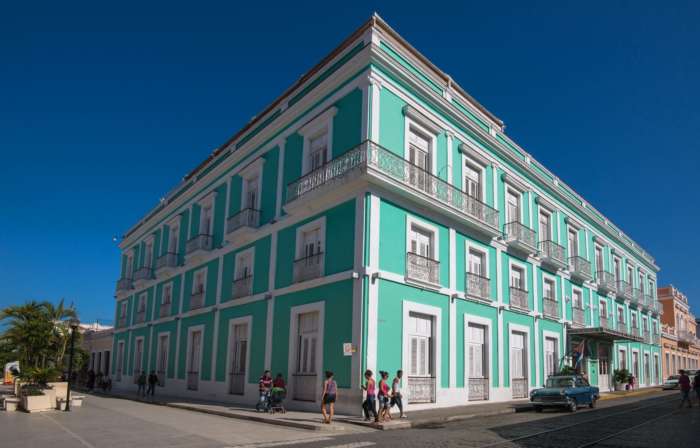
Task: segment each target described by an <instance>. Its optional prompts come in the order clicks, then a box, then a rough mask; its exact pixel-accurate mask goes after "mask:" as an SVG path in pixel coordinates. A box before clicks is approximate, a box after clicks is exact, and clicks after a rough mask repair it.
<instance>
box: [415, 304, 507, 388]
mask: <svg viewBox="0 0 700 448" xmlns="http://www.w3.org/2000/svg"><path fill="white" fill-rule="evenodd" d="M469 324H475V325H481V326H482V327H485V328H486V332H485V335H484V339H485V345H486V352H485V353H486V358H487V362H486V364H487V366H486V369H485V370H486V371H488V375H489V397H491V396H492V394H491V384H493V380H494V377H493V361H494V359H493V354H492V353H491V351H492V350H493V348H494V343H493V333H492V332H493V323H492V322H491V319H488V318H485V317H479V316H474V315H471V314H466V313H465V314H464V385H465V387H466V389H467V401H468V400H469V387H467V386H468V385H469V344H468V343H467V335H468V334H469V333H468V332H469ZM404 340H405V339H404ZM496 356H498V355H496ZM404 372H407V370H404Z"/></svg>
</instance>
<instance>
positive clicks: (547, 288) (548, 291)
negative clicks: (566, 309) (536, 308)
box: [542, 278, 557, 300]
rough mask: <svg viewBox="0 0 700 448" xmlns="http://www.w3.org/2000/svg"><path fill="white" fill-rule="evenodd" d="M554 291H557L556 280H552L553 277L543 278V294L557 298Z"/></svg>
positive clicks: (549, 297)
mask: <svg viewBox="0 0 700 448" xmlns="http://www.w3.org/2000/svg"><path fill="white" fill-rule="evenodd" d="M554 291H556V288H555V284H554V280H552V279H551V278H545V279H544V280H543V288H542V295H543V296H544V298H545V299H549V300H557V298H556V294H555V292H554Z"/></svg>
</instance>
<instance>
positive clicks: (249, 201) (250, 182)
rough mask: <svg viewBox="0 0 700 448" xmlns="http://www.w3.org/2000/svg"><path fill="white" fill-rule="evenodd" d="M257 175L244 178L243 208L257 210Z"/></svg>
mask: <svg viewBox="0 0 700 448" xmlns="http://www.w3.org/2000/svg"><path fill="white" fill-rule="evenodd" d="M259 183H260V182H259V177H258V176H257V175H256V176H253V177H250V178H248V179H246V180H245V197H244V198H243V208H244V209H246V208H250V209H253V210H257V209H258V208H259V207H258V195H259V193H258V184H259Z"/></svg>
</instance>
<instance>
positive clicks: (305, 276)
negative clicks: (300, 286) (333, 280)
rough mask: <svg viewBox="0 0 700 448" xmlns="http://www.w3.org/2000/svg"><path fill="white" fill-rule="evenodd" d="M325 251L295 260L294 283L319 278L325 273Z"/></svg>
mask: <svg viewBox="0 0 700 448" xmlns="http://www.w3.org/2000/svg"><path fill="white" fill-rule="evenodd" d="M323 256H324V254H323V252H320V253H317V254H313V255H309V256H307V257H304V258H299V259H298V260H294V273H293V275H294V283H299V282H303V281H306V280H311V279H313V278H318V277H320V276H321V275H322V273H323Z"/></svg>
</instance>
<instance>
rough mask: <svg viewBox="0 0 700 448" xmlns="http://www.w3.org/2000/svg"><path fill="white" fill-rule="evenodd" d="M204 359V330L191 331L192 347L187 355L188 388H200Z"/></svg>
mask: <svg viewBox="0 0 700 448" xmlns="http://www.w3.org/2000/svg"><path fill="white" fill-rule="evenodd" d="M201 360H202V332H201V331H200V330H197V331H193V332H191V333H190V347H189V352H188V355H187V389H189V390H197V389H199V368H200V365H201Z"/></svg>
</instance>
